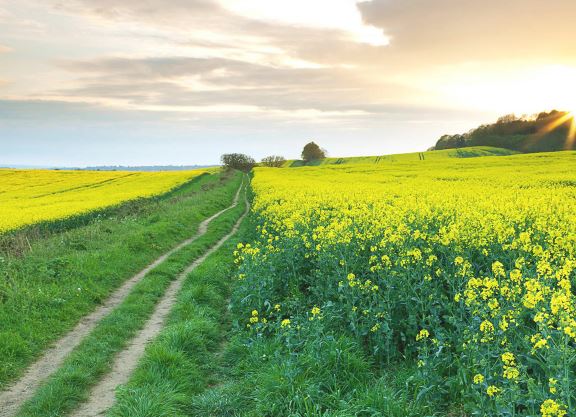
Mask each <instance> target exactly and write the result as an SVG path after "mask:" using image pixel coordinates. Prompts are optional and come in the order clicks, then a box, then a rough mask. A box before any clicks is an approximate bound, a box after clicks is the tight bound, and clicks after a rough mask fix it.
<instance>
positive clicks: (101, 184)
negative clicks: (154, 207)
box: [0, 169, 205, 233]
mask: <svg viewBox="0 0 576 417" xmlns="http://www.w3.org/2000/svg"><path fill="white" fill-rule="evenodd" d="M204 172H205V171H202V170H198V171H175V172H118V171H98V172H96V171H47V170H11V169H3V170H0V233H2V232H6V231H8V230H13V229H17V228H20V227H22V226H26V225H30V224H34V223H38V222H43V221H50V220H59V219H64V218H67V217H70V216H74V215H77V214H82V213H87V212H90V211H93V210H95V209H101V208H104V207H109V206H113V205H116V204H119V203H122V202H125V201H128V200H134V199H137V198H142V197H150V196H154V195H158V194H161V193H165V192H167V191H169V190H171V189H172V188H174V187H177V186H179V185H181V184H183V183H184V182H186V181H189V180H190V179H192V178H194V177H196V176H198V175H201V174H202V173H204Z"/></svg>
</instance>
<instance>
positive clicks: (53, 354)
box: [0, 179, 244, 417]
mask: <svg viewBox="0 0 576 417" xmlns="http://www.w3.org/2000/svg"><path fill="white" fill-rule="evenodd" d="M243 186H244V179H243V180H242V183H241V184H240V187H238V190H237V191H236V194H235V196H234V200H233V202H232V204H231V205H230V206H229V207H227V208H225V209H223V210H220V211H219V212H218V213H216V214H214V215H212V216H210V217H208V218H207V219H205V220H203V221H202V222H201V223H200V225H199V226H198V231H197V232H196V234H195V235H194V236H192V237H191V238H189V239H186V240H185V241H183V242H181V243H180V244H178V245H177V246H176V247H174V248H172V249H171V250H169V251H168V252H166V253H165V254H164V255H162V256H160V257H159V258H158V259H156V260H155V261H154V262H152V263H151V264H150V265H148V266H147V267H146V268H144V269H143V270H142V271H140V272H139V273H137V274H136V275H134V276H133V277H132V278H130V279H129V280H127V281H125V282H124V284H122V286H121V287H120V288H118V289H117V290H116V291H115V292H114V293H112V295H111V296H110V297H109V298H108V299H107V300H106V301H105V302H104V304H102V305H101V306H100V307H98V308H97V309H96V310H94V311H93V312H92V313H90V314H88V315H87V316H85V317H83V318H82V319H81V320H80V321H79V322H78V324H77V325H76V326H75V327H74V328H73V329H72V330H71V331H70V332H68V334H66V335H65V336H64V337H62V338H61V339H59V340H58V341H56V342H55V343H54V344H53V345H52V346H51V347H50V348H48V349H47V350H46V351H45V352H44V354H43V355H42V356H41V357H40V359H38V360H37V361H36V362H35V363H33V364H32V365H31V366H30V367H29V368H28V369H27V370H26V372H25V373H24V375H23V376H22V377H21V378H20V379H19V380H17V381H16V382H15V383H13V384H12V385H11V386H10V387H8V388H7V389H6V390H4V391H2V392H0V417H12V416H14V415H16V413H17V412H18V410H19V409H20V407H21V406H22V405H23V404H24V403H25V402H26V401H27V400H28V399H30V398H31V397H32V395H33V394H34V392H35V391H36V389H37V388H38V387H39V386H40V385H41V384H42V382H44V381H45V380H46V379H47V378H48V377H49V376H51V375H52V374H53V373H54V372H55V371H56V370H57V369H58V368H59V367H60V366H61V365H62V363H63V362H64V359H65V358H66V356H68V354H69V353H70V352H72V351H73V350H74V349H75V348H76V347H77V346H78V345H79V344H80V342H81V341H82V340H83V339H84V337H85V336H87V335H88V334H89V333H90V332H91V331H92V330H93V329H94V328H95V327H96V326H97V325H98V323H99V322H100V321H101V320H102V319H103V318H104V317H105V316H107V315H108V314H109V313H110V312H111V311H112V310H113V309H114V308H116V307H117V306H118V305H120V304H121V303H122V302H123V301H124V299H125V298H126V297H127V296H128V294H130V292H131V291H132V289H133V288H134V286H135V285H136V284H138V283H139V282H140V281H141V280H142V279H143V278H144V277H145V276H146V274H148V273H149V272H150V271H151V270H153V269H154V268H156V267H157V266H159V265H160V264H161V263H163V262H164V261H165V260H166V259H168V258H169V257H170V256H171V255H173V254H174V253H176V252H178V251H179V250H181V249H182V248H184V247H186V246H188V245H190V244H191V243H193V242H194V241H195V240H197V239H198V238H199V237H201V236H203V235H204V234H206V232H207V231H208V226H209V224H210V223H211V222H212V221H213V220H214V219H216V218H217V217H219V216H220V215H222V214H223V213H225V212H226V211H228V210H230V209H232V208H234V207H236V206H237V205H238V201H239V199H240V192H241V190H242V188H243ZM170 288H171V287H170Z"/></svg>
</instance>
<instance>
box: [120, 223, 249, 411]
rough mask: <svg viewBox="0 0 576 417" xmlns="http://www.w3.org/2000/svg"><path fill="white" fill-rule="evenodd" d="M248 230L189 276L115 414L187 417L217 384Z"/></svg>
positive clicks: (233, 239)
mask: <svg viewBox="0 0 576 417" xmlns="http://www.w3.org/2000/svg"><path fill="white" fill-rule="evenodd" d="M247 230H248V229H247V226H246V222H244V223H243V224H242V225H241V227H240V230H239V232H238V233H237V234H236V235H235V236H233V237H232V238H231V239H230V240H229V241H228V242H227V243H226V244H224V245H223V246H222V247H221V248H220V249H219V250H218V251H216V252H215V253H213V254H212V255H211V256H209V257H208V258H207V259H206V260H205V261H204V262H203V263H202V264H201V265H200V266H199V267H198V268H196V269H195V270H194V271H193V272H192V273H191V274H190V275H189V276H188V278H187V279H186V281H185V283H184V286H183V288H182V291H181V292H180V294H179V296H178V300H177V303H176V305H175V307H174V309H173V311H172V312H171V314H170V316H169V319H168V322H167V326H166V327H165V329H164V330H163V331H162V332H161V334H160V335H159V337H158V338H157V339H156V340H155V341H154V342H152V344H151V345H149V346H148V348H147V349H146V353H145V356H144V358H143V360H142V361H141V363H140V364H139V367H138V369H137V370H136V372H135V373H134V375H133V376H132V378H131V380H130V382H129V383H128V384H127V386H125V387H123V388H121V389H120V390H119V393H118V395H117V396H118V402H117V404H116V405H115V406H114V407H113V408H112V410H110V412H109V415H111V416H115V417H118V416H126V417H127V416H130V417H143V416H154V417H162V416H166V417H177V416H185V415H188V412H189V410H188V408H189V399H190V397H191V396H192V395H193V394H197V393H200V392H202V391H203V390H204V389H206V388H208V387H209V386H210V385H212V384H215V383H216V382H217V375H219V368H218V366H217V362H218V361H217V357H218V355H219V352H220V351H221V350H222V349H223V347H224V345H223V343H224V341H225V337H226V333H227V331H228V330H229V328H230V317H229V315H228V310H227V306H228V297H229V296H230V291H231V286H232V274H233V262H232V251H233V248H234V246H235V245H236V244H237V243H238V242H239V241H240V240H241V239H243V237H244V236H245V235H246V231H247Z"/></svg>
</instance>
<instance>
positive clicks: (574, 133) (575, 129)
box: [566, 112, 576, 149]
mask: <svg viewBox="0 0 576 417" xmlns="http://www.w3.org/2000/svg"><path fill="white" fill-rule="evenodd" d="M568 116H570V119H571V121H570V129H569V130H568V138H567V139H566V149H572V148H573V147H574V140H576V115H574V113H573V112H570V113H568Z"/></svg>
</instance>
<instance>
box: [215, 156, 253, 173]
mask: <svg viewBox="0 0 576 417" xmlns="http://www.w3.org/2000/svg"><path fill="white" fill-rule="evenodd" d="M220 160H221V161H222V165H224V167H225V168H228V169H237V170H239V171H243V172H250V171H251V170H252V168H254V165H256V161H255V160H254V158H252V157H250V156H248V155H244V154H242V153H227V154H224V155H222V157H221V158H220Z"/></svg>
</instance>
